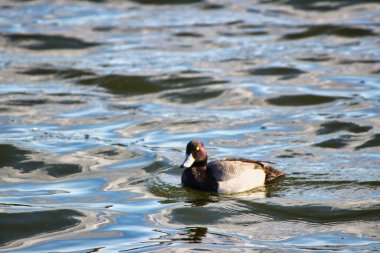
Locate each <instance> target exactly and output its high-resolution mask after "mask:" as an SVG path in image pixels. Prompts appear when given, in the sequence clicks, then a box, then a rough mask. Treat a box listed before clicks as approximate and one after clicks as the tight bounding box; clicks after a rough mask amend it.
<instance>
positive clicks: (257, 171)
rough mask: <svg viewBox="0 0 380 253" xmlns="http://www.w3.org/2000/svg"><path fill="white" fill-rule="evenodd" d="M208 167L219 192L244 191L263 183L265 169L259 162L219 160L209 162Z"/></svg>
mask: <svg viewBox="0 0 380 253" xmlns="http://www.w3.org/2000/svg"><path fill="white" fill-rule="evenodd" d="M208 169H210V171H211V173H212V176H213V177H214V178H215V179H216V181H217V183H218V192H220V193H225V194H231V193H237V192H244V191H248V190H251V189H253V188H257V187H260V186H263V185H264V183H265V177H266V175H265V171H264V170H263V168H262V166H260V165H259V164H254V163H246V162H241V161H223V160H219V161H214V162H211V163H209V165H208Z"/></svg>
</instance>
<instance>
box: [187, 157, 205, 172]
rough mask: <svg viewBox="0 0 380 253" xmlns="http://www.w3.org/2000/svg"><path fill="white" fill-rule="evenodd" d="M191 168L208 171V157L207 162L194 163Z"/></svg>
mask: <svg viewBox="0 0 380 253" xmlns="http://www.w3.org/2000/svg"><path fill="white" fill-rule="evenodd" d="M191 167H193V168H196V169H200V170H206V167H207V157H206V159H205V160H202V161H196V162H194V163H193V165H192V166H191Z"/></svg>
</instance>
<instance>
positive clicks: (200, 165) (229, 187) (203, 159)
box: [180, 140, 285, 194]
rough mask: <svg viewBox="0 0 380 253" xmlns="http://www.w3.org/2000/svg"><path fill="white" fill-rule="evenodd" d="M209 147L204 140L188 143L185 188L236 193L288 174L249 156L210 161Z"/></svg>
mask: <svg viewBox="0 0 380 253" xmlns="http://www.w3.org/2000/svg"><path fill="white" fill-rule="evenodd" d="M207 159H208V156H207V150H206V148H205V146H204V145H203V143H202V142H201V141H200V140H192V141H190V142H189V143H188V144H187V146H186V158H185V161H184V162H183V163H182V165H181V166H180V167H181V168H184V170H183V172H182V177H181V182H182V185H183V186H184V187H189V188H193V189H197V190H202V191H209V192H217V193H223V194H234V193H239V192H245V191H249V190H252V189H254V188H258V187H262V186H264V185H265V184H266V183H268V182H271V181H273V180H275V179H277V178H279V177H282V176H284V175H285V173H284V172H282V171H279V170H276V169H275V168H273V167H272V166H271V165H269V164H273V163H271V162H262V161H256V160H252V159H245V158H224V159H219V160H214V161H211V162H207Z"/></svg>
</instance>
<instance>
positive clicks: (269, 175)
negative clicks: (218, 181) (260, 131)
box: [216, 158, 285, 182]
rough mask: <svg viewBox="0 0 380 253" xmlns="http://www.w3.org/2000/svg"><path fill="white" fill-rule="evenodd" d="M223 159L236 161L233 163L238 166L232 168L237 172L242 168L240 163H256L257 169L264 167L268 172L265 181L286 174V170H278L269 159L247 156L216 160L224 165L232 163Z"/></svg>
mask: <svg viewBox="0 0 380 253" xmlns="http://www.w3.org/2000/svg"><path fill="white" fill-rule="evenodd" d="M223 161H226V162H235V163H232V164H236V165H237V166H234V169H232V170H233V171H234V173H235V174H236V173H238V172H237V171H235V170H239V168H241V167H240V166H239V165H238V163H248V164H253V165H255V166H254V168H255V169H262V170H264V171H265V174H266V177H265V181H266V182H269V181H272V180H273V179H275V178H278V177H281V176H284V175H285V173H284V172H282V171H279V170H276V169H275V168H273V167H272V166H271V165H269V164H274V163H272V162H268V161H257V160H253V159H246V158H225V159H222V160H217V161H216V162H220V163H221V164H222V165H224V164H225V165H227V164H230V163H225V162H223ZM251 166H252V165H251ZM244 167H245V166H244Z"/></svg>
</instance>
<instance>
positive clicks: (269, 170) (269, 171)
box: [261, 162, 285, 182]
mask: <svg viewBox="0 0 380 253" xmlns="http://www.w3.org/2000/svg"><path fill="white" fill-rule="evenodd" d="M261 163H262V164H263V165H264V166H263V167H264V170H265V174H266V178H265V182H270V181H272V180H274V179H276V178H279V177H283V176H285V173H284V172H282V171H279V170H276V169H275V168H273V167H272V166H270V165H269V164H267V163H266V162H261Z"/></svg>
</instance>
